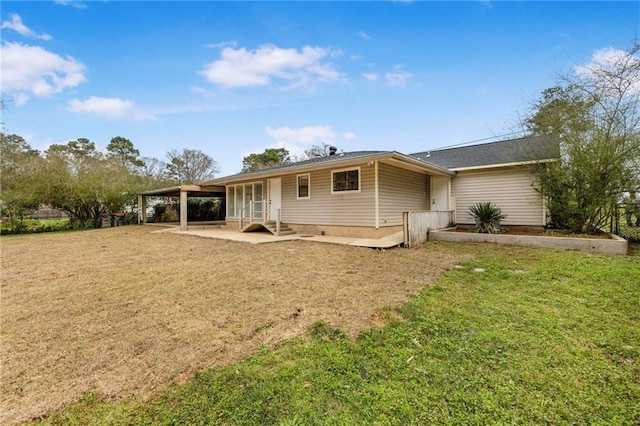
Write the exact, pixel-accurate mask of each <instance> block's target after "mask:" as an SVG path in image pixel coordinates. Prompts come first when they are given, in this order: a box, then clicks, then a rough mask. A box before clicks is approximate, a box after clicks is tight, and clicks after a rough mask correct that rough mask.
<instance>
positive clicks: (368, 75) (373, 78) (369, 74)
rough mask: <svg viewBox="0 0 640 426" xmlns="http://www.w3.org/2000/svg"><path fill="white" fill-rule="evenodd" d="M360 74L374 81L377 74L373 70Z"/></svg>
mask: <svg viewBox="0 0 640 426" xmlns="http://www.w3.org/2000/svg"><path fill="white" fill-rule="evenodd" d="M362 76H363V77H364V78H365V79H367V80H369V81H376V80H377V79H378V74H376V73H375V72H364V73H362Z"/></svg>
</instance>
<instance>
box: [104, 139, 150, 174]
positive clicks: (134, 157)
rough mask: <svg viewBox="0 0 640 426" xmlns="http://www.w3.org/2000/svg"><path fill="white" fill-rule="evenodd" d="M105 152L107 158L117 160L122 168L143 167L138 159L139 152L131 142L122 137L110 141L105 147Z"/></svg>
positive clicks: (142, 163)
mask: <svg viewBox="0 0 640 426" xmlns="http://www.w3.org/2000/svg"><path fill="white" fill-rule="evenodd" d="M107 152H108V154H107V156H108V157H110V158H115V159H117V160H118V161H119V162H120V163H121V164H122V165H123V166H128V167H143V166H144V162H143V161H142V160H141V159H140V151H138V150H137V149H136V148H135V147H134V146H133V142H131V141H130V140H129V139H126V138H123V137H122V136H116V137H114V138H112V139H111V141H110V142H109V145H107Z"/></svg>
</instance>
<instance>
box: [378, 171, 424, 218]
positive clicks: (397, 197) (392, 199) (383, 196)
mask: <svg viewBox="0 0 640 426" xmlns="http://www.w3.org/2000/svg"><path fill="white" fill-rule="evenodd" d="M429 197H430V196H429V176H427V175H424V174H422V173H418V172H413V171H410V170H404V169H400V168H397V167H393V166H390V165H388V164H383V163H380V164H379V165H378V205H379V206H380V226H390V225H402V212H406V211H420V210H429Z"/></svg>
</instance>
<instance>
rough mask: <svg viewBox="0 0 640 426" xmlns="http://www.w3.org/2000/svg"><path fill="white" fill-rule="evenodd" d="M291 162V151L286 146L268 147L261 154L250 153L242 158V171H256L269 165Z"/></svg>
mask: <svg viewBox="0 0 640 426" xmlns="http://www.w3.org/2000/svg"><path fill="white" fill-rule="evenodd" d="M289 163H291V156H290V155H289V151H287V150H286V149H284V148H267V149H265V150H264V152H263V153H261V154H250V155H247V156H246V157H244V158H243V159H242V172H255V171H257V170H261V169H265V168H267V167H273V166H278V165H280V164H289Z"/></svg>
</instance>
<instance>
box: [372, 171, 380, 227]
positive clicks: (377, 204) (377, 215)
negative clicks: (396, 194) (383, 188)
mask: <svg viewBox="0 0 640 426" xmlns="http://www.w3.org/2000/svg"><path fill="white" fill-rule="evenodd" d="M373 171H374V203H375V225H376V229H379V228H380V197H379V195H378V160H376V161H374V163H373Z"/></svg>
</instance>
